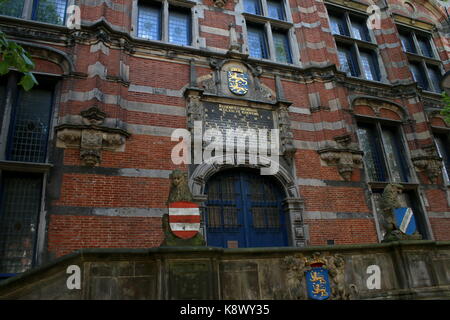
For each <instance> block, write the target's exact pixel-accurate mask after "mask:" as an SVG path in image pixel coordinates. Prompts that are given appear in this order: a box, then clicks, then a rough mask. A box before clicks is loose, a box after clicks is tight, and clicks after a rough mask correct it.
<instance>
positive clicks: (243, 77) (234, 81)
mask: <svg viewBox="0 0 450 320" xmlns="http://www.w3.org/2000/svg"><path fill="white" fill-rule="evenodd" d="M227 76H228V88H229V89H230V91H231V92H232V93H234V94H236V95H238V96H243V95H245V94H246V93H247V92H248V74H247V73H245V72H244V71H243V70H242V69H239V68H232V69H231V70H230V71H228V72H227Z"/></svg>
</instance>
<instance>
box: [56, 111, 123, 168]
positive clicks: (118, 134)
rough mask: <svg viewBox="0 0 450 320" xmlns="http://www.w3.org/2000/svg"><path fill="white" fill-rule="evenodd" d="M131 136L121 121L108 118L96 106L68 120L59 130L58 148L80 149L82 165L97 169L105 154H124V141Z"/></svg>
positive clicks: (57, 131) (66, 119)
mask: <svg viewBox="0 0 450 320" xmlns="http://www.w3.org/2000/svg"><path fill="white" fill-rule="evenodd" d="M129 136H130V133H129V132H128V131H126V129H125V126H124V124H123V123H122V122H121V121H120V120H118V119H111V118H106V114H105V113H104V112H102V111H101V110H99V109H98V108H97V107H96V106H93V107H91V108H89V109H87V110H84V111H82V112H81V113H80V115H79V116H74V115H68V116H65V117H64V118H63V119H62V120H61V123H60V124H59V125H58V126H57V127H56V137H57V142H56V146H57V147H58V148H77V149H80V159H81V162H82V163H83V164H84V165H86V166H96V165H99V164H100V162H101V152H102V150H108V151H114V152H120V151H124V148H125V140H126V138H127V137H129Z"/></svg>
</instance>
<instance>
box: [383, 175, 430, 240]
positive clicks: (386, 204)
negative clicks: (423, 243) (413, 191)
mask: <svg viewBox="0 0 450 320" xmlns="http://www.w3.org/2000/svg"><path fill="white" fill-rule="evenodd" d="M402 192H403V186H402V185H399V184H394V183H390V184H388V185H387V186H386V187H385V188H384V190H383V195H382V196H381V201H380V210H381V214H382V219H383V221H382V223H383V225H384V228H385V230H386V233H385V235H384V239H383V241H382V242H390V241H399V240H421V239H422V236H421V235H420V234H419V233H418V232H416V233H414V234H412V235H408V234H405V233H403V232H402V231H400V229H399V228H398V227H397V226H396V224H395V209H397V208H400V207H402V205H401V204H400V201H399V198H398V196H399V195H400V194H401V193H402Z"/></svg>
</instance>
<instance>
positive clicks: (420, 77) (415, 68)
mask: <svg viewBox="0 0 450 320" xmlns="http://www.w3.org/2000/svg"><path fill="white" fill-rule="evenodd" d="M409 66H410V69H411V72H412V75H413V78H414V80H415V81H416V82H417V83H418V84H419V87H422V88H423V89H425V90H427V89H428V81H427V79H426V75H425V73H424V72H423V70H422V66H421V64H420V63H414V62H411V63H410V64H409Z"/></svg>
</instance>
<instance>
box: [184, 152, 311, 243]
mask: <svg viewBox="0 0 450 320" xmlns="http://www.w3.org/2000/svg"><path fill="white" fill-rule="evenodd" d="M214 160H215V158H212V159H211V161H210V163H202V164H199V165H197V166H196V167H195V169H194V170H193V172H192V174H190V177H189V187H190V189H191V191H192V194H193V196H194V199H195V200H197V201H198V202H199V203H201V204H200V206H201V207H202V208H203V210H205V201H206V200H207V194H206V193H205V187H206V183H207V182H208V179H209V178H211V177H212V176H213V175H215V174H216V173H219V172H220V171H223V170H226V169H232V168H233V169H236V168H251V169H261V168H262V167H264V166H263V165H259V164H256V165H255V164H248V163H244V164H223V163H221V161H217V163H215V161H214ZM217 160H219V158H218V159H217ZM262 160H263V161H261V162H263V163H270V161H272V160H271V159H269V158H264V159H262ZM278 166H279V170H278V171H277V173H276V174H274V175H273V178H274V179H275V180H277V182H278V183H279V184H280V186H282V187H283V189H284V190H283V191H284V193H285V194H286V198H285V199H284V207H285V211H286V216H287V228H288V237H289V245H290V246H294V247H303V246H305V245H306V239H305V232H304V228H303V218H302V212H303V209H304V202H303V199H302V198H301V197H300V194H299V192H298V188H297V184H296V181H295V179H294V177H293V176H292V175H291V174H290V173H289V171H288V170H287V168H285V167H284V166H283V165H282V164H281V163H278ZM202 227H203V228H204V226H202ZM203 230H204V229H203Z"/></svg>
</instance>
